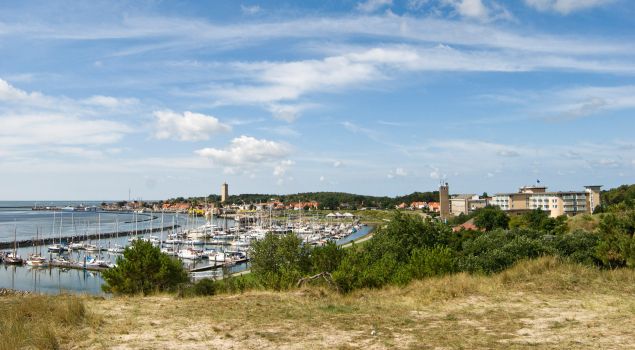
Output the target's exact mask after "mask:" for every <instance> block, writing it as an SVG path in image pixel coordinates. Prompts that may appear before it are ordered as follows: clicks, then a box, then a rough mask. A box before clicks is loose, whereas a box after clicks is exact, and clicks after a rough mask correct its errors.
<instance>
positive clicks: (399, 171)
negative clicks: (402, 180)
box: [387, 168, 408, 179]
mask: <svg viewBox="0 0 635 350" xmlns="http://www.w3.org/2000/svg"><path fill="white" fill-rule="evenodd" d="M404 176H408V172H407V171H406V170H405V169H404V168H396V169H395V170H390V171H389V172H388V175H387V177H388V178H389V179H393V178H395V177H404Z"/></svg>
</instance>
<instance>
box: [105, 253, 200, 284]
mask: <svg viewBox="0 0 635 350" xmlns="http://www.w3.org/2000/svg"><path fill="white" fill-rule="evenodd" d="M102 276H103V278H104V281H105V282H106V283H105V284H104V285H102V289H103V290H104V291H105V292H109V293H114V294H138V293H143V294H146V295H147V294H151V293H154V292H162V291H175V290H176V289H177V287H178V286H179V285H180V284H183V283H186V282H188V281H189V276H188V274H187V272H186V271H185V269H184V268H183V266H182V265H181V262H180V261H178V260H176V259H173V258H170V257H169V256H167V255H166V254H163V253H161V251H160V250H159V248H158V247H155V246H153V245H152V243H150V242H146V241H141V240H137V241H135V242H134V243H133V244H132V245H131V246H129V247H127V248H126V249H125V250H124V252H123V256H122V257H119V258H118V259H117V266H116V267H113V268H111V269H108V270H106V271H104V272H103V273H102Z"/></svg>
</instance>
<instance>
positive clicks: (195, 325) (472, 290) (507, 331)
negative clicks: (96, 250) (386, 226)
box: [0, 257, 635, 349]
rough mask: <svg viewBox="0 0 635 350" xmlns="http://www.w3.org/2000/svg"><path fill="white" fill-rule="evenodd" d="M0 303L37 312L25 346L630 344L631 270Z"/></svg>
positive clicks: (634, 290)
mask: <svg viewBox="0 0 635 350" xmlns="http://www.w3.org/2000/svg"><path fill="white" fill-rule="evenodd" d="M27 301H28V304H29V305H31V306H29V307H26V306H23V304H26V303H27ZM31 301H34V302H31ZM48 301H52V302H54V304H55V305H57V306H55V308H56V310H57V311H50V309H47V308H48V306H47V305H48V304H49V302H48ZM0 302H1V303H2V311H6V310H8V309H7V307H8V308H9V310H13V312H17V310H21V311H20V312H19V313H20V314H24V312H27V313H29V314H30V315H37V316H38V319H39V320H40V321H35V319H34V318H32V317H26V318H25V316H22V318H20V317H17V316H14V318H16V317H17V318H16V321H13V324H14V327H15V324H16V322H18V321H19V322H27V323H26V325H24V326H17V327H18V328H17V329H16V331H15V333H14V334H12V335H10V337H11V338H12V339H13V340H12V342H13V343H12V344H17V345H24V344H26V343H21V340H20V339H23V338H24V337H25V336H29V337H31V336H34V339H33V340H32V341H31V343H28V344H27V345H29V344H30V345H31V346H32V347H34V348H40V347H41V348H55V347H54V345H57V346H58V347H59V348H77V349H109V348H119V349H168V348H169V349H220V348H223V349H307V348H311V349H390V348H395V349H553V348H566V349H597V348H601V349H625V348H629V347H632V346H633V345H632V344H633V332H632V326H631V325H632V324H633V323H634V322H635V271H634V270H631V269H619V270H600V269H596V268H592V267H586V266H581V265H577V264H571V263H568V262H565V261H562V260H560V259H557V258H553V257H543V258H540V259H535V260H529V261H522V262H520V263H518V264H516V265H515V266H513V267H512V268H510V269H507V270H505V271H503V272H501V273H498V274H495V275H491V276H486V275H470V274H466V273H459V274H454V275H449V276H443V277H436V278H429V279H425V280H419V281H414V282H412V283H410V284H409V285H407V286H404V287H397V286H393V287H386V288H382V289H363V290H357V291H354V292H352V293H350V294H339V293H337V292H335V291H332V290H330V289H328V288H326V287H323V286H307V287H306V288H303V289H298V290H293V291H288V292H271V291H262V290H259V291H247V292H244V293H240V294H220V295H216V296H211V297H191V298H179V297H178V296H175V295H170V294H163V295H155V296H151V297H141V296H133V297H113V298H107V299H104V298H93V297H79V298H77V297H66V296H62V297H34V296H15V297H6V298H5V299H0ZM8 305H9V306H8ZM22 308H26V309H22ZM47 310H49V311H47ZM64 314H65V316H64ZM44 320H48V321H47V322H45V321H44ZM49 323H51V324H52V325H50V324H49ZM34 326H35V327H36V328H38V329H37V330H34V329H32V328H33V327H34ZM33 332H35V333H33ZM5 334H6V333H3V336H4V335H5ZM31 334H33V335H31ZM18 347H19V346H18ZM8 348H10V347H7V346H5V347H4V348H0V349H8ZM14 348H15V347H14Z"/></svg>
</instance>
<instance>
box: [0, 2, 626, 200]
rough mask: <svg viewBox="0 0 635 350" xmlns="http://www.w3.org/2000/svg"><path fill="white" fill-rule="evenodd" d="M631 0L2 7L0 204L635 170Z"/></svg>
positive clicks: (428, 185)
mask: <svg viewBox="0 0 635 350" xmlns="http://www.w3.org/2000/svg"><path fill="white" fill-rule="evenodd" d="M634 18H635V4H634V3H633V2H632V1H630V0H575V1H574V0H517V1H514V0H510V1H502V0H497V1H494V0H392V1H391V0H368V1H324V0H322V1H317V0H316V1H287V2H285V1H244V2H240V1H207V2H203V1H191V2H188V1H134V2H132V1H130V2H127V1H103V2H101V1H86V2H77V1H68V2H65V1H24V2H15V1H0V53H1V54H2V58H1V59H0V180H1V181H2V184H3V185H2V186H0V199H2V200H10V199H14V200H19V199H121V198H127V197H128V190H129V189H131V192H132V196H133V197H134V198H144V199H161V198H167V197H175V196H199V195H207V194H209V193H218V192H219V190H220V184H221V183H222V182H223V181H227V182H228V183H229V184H230V192H233V193H294V192H305V191H345V192H354V193H363V194H374V195H390V196H394V195H398V194H405V193H410V192H413V191H426V190H433V189H435V188H436V187H437V186H438V184H439V181H441V180H444V179H445V180H447V181H448V182H449V183H450V188H451V192H453V193H482V192H484V191H487V192H489V193H495V192H506V191H514V190H515V189H516V188H517V187H518V186H521V185H524V184H531V183H533V182H535V181H536V179H540V180H541V182H542V183H543V184H545V185H547V186H549V187H550V188H551V189H554V190H572V189H580V188H581V186H583V185H588V184H602V185H604V186H605V187H614V186H616V185H619V184H623V183H633V180H634V179H635V141H634V140H633V132H634V131H635V122H634V121H633V112H634V110H635V81H634V79H633V78H634V75H635V20H634Z"/></svg>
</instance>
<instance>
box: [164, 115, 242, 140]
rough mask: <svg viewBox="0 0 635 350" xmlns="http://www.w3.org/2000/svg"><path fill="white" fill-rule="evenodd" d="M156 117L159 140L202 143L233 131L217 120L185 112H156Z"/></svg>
mask: <svg viewBox="0 0 635 350" xmlns="http://www.w3.org/2000/svg"><path fill="white" fill-rule="evenodd" d="M154 116H155V117H156V119H157V120H156V122H157V124H156V133H155V137H156V138H157V139H176V140H180V141H202V140H209V138H210V137H211V136H212V135H215V134H218V133H222V132H228V131H230V130H231V127H230V126H229V125H227V124H223V123H221V122H220V121H219V120H218V119H217V118H215V117H212V116H209V115H205V114H200V113H193V112H189V111H185V112H184V113H182V114H181V113H176V112H173V111H170V110H164V111H156V112H154Z"/></svg>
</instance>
